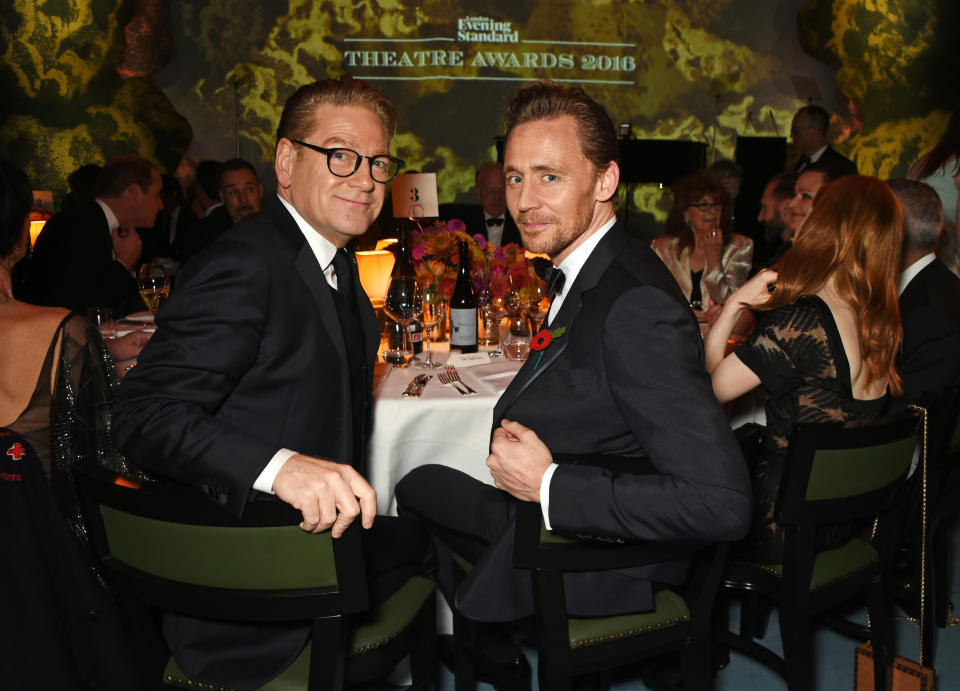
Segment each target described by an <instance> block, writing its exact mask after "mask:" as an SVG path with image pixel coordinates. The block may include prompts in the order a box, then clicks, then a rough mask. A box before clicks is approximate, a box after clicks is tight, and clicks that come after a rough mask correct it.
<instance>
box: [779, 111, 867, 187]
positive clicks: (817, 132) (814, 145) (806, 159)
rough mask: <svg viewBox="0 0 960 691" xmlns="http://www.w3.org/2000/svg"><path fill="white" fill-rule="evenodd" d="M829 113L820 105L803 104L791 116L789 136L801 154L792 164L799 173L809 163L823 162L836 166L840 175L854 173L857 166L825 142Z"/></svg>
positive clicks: (828, 126)
mask: <svg viewBox="0 0 960 691" xmlns="http://www.w3.org/2000/svg"><path fill="white" fill-rule="evenodd" d="M828 129H830V114H829V113H827V111H825V110H824V109H823V108H821V107H820V106H804V107H803V108H801V109H800V110H798V111H797V114H796V115H794V116H793V123H792V124H791V125H790V138H791V139H792V140H793V145H794V146H795V147H797V149H798V150H799V151H800V153H801V156H800V158H799V159H797V162H796V164H795V165H794V166H793V172H795V173H800V172H803V169H804V168H806V167H807V166H808V165H810V164H811V163H817V162H820V161H822V162H824V163H826V164H828V165H830V166H831V167H833V168H836V169H837V170H838V172H840V174H841V175H856V173H857V166H856V164H855V163H854V162H853V161H851V160H850V159H849V158H847V157H846V156H844V155H843V154H841V153H838V152H837V151H835V150H834V149H833V147H832V146H830V145H829V144H828V143H827V130H828Z"/></svg>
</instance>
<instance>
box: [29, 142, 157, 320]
mask: <svg viewBox="0 0 960 691" xmlns="http://www.w3.org/2000/svg"><path fill="white" fill-rule="evenodd" d="M160 185H161V182H160V173H158V172H157V169H156V168H155V167H154V166H153V165H152V164H151V163H150V162H149V161H146V160H144V159H142V158H139V157H138V156H118V157H116V158H113V159H111V160H110V161H108V162H107V163H106V165H104V167H103V168H102V169H101V171H100V173H99V175H98V177H97V188H96V198H95V199H94V200H93V201H91V202H87V203H85V204H82V205H81V206H78V207H74V208H71V209H65V210H63V211H60V212H59V213H57V214H55V215H54V216H53V218H51V219H50V220H49V221H47V224H46V225H45V226H44V227H43V231H41V233H40V236H39V237H38V238H37V242H36V245H35V246H34V249H33V257H32V258H31V260H30V269H29V274H28V276H27V298H28V300H29V301H30V302H34V303H36V304H38V305H55V306H58V307H68V308H70V309H72V310H76V311H77V312H80V313H81V314H82V313H83V312H85V311H86V310H87V309H88V308H90V307H111V308H114V309H115V310H117V311H119V312H120V313H126V312H128V311H131V310H133V309H135V308H136V305H137V303H139V301H140V299H139V296H138V293H137V279H136V271H137V268H138V267H139V265H140V253H141V251H142V243H141V240H140V236H139V235H138V234H137V232H136V230H135V228H137V227H141V228H150V227H152V226H153V224H154V221H155V220H156V217H157V212H158V211H160V209H161V208H162V207H163V203H162V202H161V200H160Z"/></svg>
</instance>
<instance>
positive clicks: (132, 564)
mask: <svg viewBox="0 0 960 691" xmlns="http://www.w3.org/2000/svg"><path fill="white" fill-rule="evenodd" d="M75 476H76V480H77V484H78V486H79V488H80V493H81V501H82V504H83V507H84V512H85V516H86V519H87V524H88V530H89V534H90V540H91V543H92V545H93V547H94V550H95V553H96V555H97V557H98V559H99V561H100V562H101V564H102V565H103V567H104V568H105V569H106V570H107V572H108V574H107V575H108V577H110V576H113V577H114V579H119V581H120V582H121V583H122V584H123V585H125V586H127V587H128V588H129V589H131V590H132V591H133V593H134V595H135V596H136V597H138V598H139V599H141V600H143V601H145V602H146V603H147V604H149V605H151V606H155V607H160V608H162V609H164V610H167V611H172V612H178V613H181V614H188V615H192V616H197V617H203V618H210V619H220V620H232V621H302V620H304V619H311V618H314V617H317V616H328V615H334V614H346V613H351V612H358V611H362V610H364V609H366V608H367V604H368V595H367V589H366V579H365V572H364V567H363V555H362V548H361V545H360V535H359V531H358V530H348V531H347V533H346V534H345V535H344V536H343V537H342V538H340V539H338V540H332V539H331V537H330V533H329V532H325V533H321V534H318V535H313V534H310V533H306V532H304V531H303V530H301V529H300V528H299V523H300V521H301V516H300V514H299V512H297V511H296V510H295V509H293V508H292V507H290V506H289V505H287V504H284V503H282V502H280V501H276V500H270V501H254V502H251V503H250V504H249V505H248V506H247V508H246V510H245V512H244V515H243V517H242V518H237V517H236V516H234V515H233V514H232V513H230V512H229V511H228V510H227V509H226V508H224V507H223V506H221V505H220V504H218V503H216V502H215V501H214V500H213V499H211V498H210V497H208V496H207V495H205V494H203V493H201V492H199V491H198V490H194V489H192V488H189V487H186V486H182V485H172V484H152V483H151V484H144V485H143V486H141V487H139V488H137V487H132V486H130V485H129V484H128V483H124V482H118V481H117V478H116V477H115V476H114V475H112V474H111V473H108V472H106V471H104V470H102V469H100V468H98V467H95V466H92V465H83V464H81V465H79V466H77V467H76V470H75ZM278 564H283V568H277V565H278Z"/></svg>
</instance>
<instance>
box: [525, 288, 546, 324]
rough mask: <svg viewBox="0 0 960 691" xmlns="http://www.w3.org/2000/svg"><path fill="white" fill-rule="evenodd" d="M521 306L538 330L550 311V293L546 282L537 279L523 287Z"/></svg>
mask: <svg viewBox="0 0 960 691" xmlns="http://www.w3.org/2000/svg"><path fill="white" fill-rule="evenodd" d="M523 296H524V299H523V307H524V309H525V310H526V312H527V316H528V317H530V322H531V326H532V327H533V329H534V330H536V331H539V330H540V329H542V328H543V327H544V318H545V317H546V316H547V314H548V313H549V311H550V294H549V293H548V292H547V284H546V283H545V282H544V281H541V280H539V279H537V280H535V281H534V283H533V284H532V285H529V286H527V287H526V288H524V293H523Z"/></svg>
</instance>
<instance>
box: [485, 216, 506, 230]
mask: <svg viewBox="0 0 960 691" xmlns="http://www.w3.org/2000/svg"><path fill="white" fill-rule="evenodd" d="M502 225H503V217H502V216H501V217H500V218H488V219H487V227H488V228H489V227H490V226H502Z"/></svg>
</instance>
